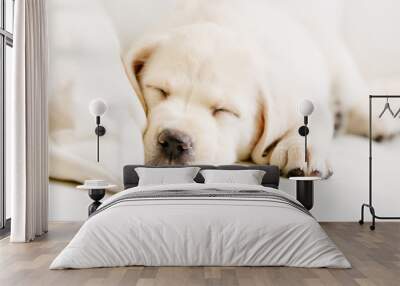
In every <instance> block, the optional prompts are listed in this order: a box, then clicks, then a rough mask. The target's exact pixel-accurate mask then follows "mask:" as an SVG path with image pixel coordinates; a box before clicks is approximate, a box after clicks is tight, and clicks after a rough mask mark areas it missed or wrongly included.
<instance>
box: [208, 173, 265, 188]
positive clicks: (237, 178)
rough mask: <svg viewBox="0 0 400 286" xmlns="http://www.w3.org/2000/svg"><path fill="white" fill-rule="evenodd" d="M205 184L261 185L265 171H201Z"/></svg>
mask: <svg viewBox="0 0 400 286" xmlns="http://www.w3.org/2000/svg"><path fill="white" fill-rule="evenodd" d="M200 174H201V175H202V176H203V177H204V183H205V184H211V183H224V184H245V185H261V182H262V179H263V177H264V175H265V171H261V170H202V171H200Z"/></svg>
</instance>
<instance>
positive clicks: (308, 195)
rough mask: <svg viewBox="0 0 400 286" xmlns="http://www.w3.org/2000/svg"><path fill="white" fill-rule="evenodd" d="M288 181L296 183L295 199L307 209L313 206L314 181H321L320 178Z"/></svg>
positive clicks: (300, 178) (293, 178) (296, 178)
mask: <svg viewBox="0 0 400 286" xmlns="http://www.w3.org/2000/svg"><path fill="white" fill-rule="evenodd" d="M289 180H292V181H296V199H297V200H298V201H299V202H300V203H302V205H303V206H304V207H305V208H306V209H307V210H311V209H312V208H313V206H314V181H319V180H321V178H320V177H290V178H289Z"/></svg>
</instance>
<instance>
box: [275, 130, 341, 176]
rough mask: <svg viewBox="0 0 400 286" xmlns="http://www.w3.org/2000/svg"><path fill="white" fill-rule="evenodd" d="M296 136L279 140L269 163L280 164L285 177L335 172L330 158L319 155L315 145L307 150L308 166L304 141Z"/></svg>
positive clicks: (328, 174) (321, 174) (323, 174)
mask: <svg viewBox="0 0 400 286" xmlns="http://www.w3.org/2000/svg"><path fill="white" fill-rule="evenodd" d="M296 137H297V136H296ZM296 137H293V138H286V139H282V140H281V141H279V142H278V144H277V145H276V146H275V148H274V149H273V150H271V151H270V153H269V154H268V156H269V163H270V164H271V165H276V166H278V167H279V168H280V170H281V175H282V176H284V177H302V176H315V177H321V178H328V177H330V176H331V175H332V174H333V172H332V170H331V169H330V167H329V163H328V160H327V159H326V158H325V157H324V156H321V155H319V153H318V151H317V150H316V149H315V148H313V147H310V148H309V149H308V150H307V157H308V161H309V164H308V166H307V164H306V162H305V151H304V141H302V140H299V139H298V138H296Z"/></svg>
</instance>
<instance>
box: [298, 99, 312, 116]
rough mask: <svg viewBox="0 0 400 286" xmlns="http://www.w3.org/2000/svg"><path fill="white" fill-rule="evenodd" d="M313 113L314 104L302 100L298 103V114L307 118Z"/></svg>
mask: <svg viewBox="0 0 400 286" xmlns="http://www.w3.org/2000/svg"><path fill="white" fill-rule="evenodd" d="M313 111H314V104H313V103H312V101H311V100H308V99H304V100H302V101H301V102H300V105H299V112H300V114H301V115H303V116H309V115H311V113H313Z"/></svg>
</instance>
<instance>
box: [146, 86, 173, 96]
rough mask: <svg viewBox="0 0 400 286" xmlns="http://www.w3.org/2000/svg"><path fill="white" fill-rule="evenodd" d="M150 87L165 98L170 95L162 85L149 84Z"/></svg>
mask: <svg viewBox="0 0 400 286" xmlns="http://www.w3.org/2000/svg"><path fill="white" fill-rule="evenodd" d="M147 87H148V88H150V89H152V90H154V91H156V92H157V93H158V94H160V95H161V96H162V97H163V98H164V99H166V98H168V96H169V92H168V91H167V90H165V89H163V88H161V87H156V86H152V85H148V86H147Z"/></svg>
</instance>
